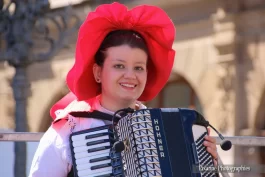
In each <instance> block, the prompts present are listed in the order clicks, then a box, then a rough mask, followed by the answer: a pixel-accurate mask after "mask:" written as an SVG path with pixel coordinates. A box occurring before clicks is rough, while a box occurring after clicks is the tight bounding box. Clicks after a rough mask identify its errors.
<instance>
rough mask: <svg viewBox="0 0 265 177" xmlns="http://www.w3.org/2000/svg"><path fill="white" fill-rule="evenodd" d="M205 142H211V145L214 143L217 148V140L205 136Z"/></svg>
mask: <svg viewBox="0 0 265 177" xmlns="http://www.w3.org/2000/svg"><path fill="white" fill-rule="evenodd" d="M205 140H206V141H209V142H211V143H213V144H215V146H216V140H215V138H213V137H211V136H208V135H206V136H205Z"/></svg>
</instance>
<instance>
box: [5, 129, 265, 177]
mask: <svg viewBox="0 0 265 177" xmlns="http://www.w3.org/2000/svg"><path fill="white" fill-rule="evenodd" d="M43 134H44V133H28V132H27V133H25V132H21V133H20V132H14V133H1V132H0V142H1V141H7V142H10V141H11V142H14V141H16V142H19V141H26V142H38V141H40V139H41V137H42V136H43ZM214 138H215V139H216V144H217V145H219V144H221V142H222V140H221V139H220V138H219V137H216V136H214ZM225 139H226V140H230V141H231V142H232V144H233V145H236V146H252V147H253V146H265V137H256V136H231V137H225ZM218 164H219V165H223V162H222V160H221V158H220V156H219V158H218ZM220 173H221V174H222V176H223V177H230V176H229V174H228V172H224V171H221V172H220Z"/></svg>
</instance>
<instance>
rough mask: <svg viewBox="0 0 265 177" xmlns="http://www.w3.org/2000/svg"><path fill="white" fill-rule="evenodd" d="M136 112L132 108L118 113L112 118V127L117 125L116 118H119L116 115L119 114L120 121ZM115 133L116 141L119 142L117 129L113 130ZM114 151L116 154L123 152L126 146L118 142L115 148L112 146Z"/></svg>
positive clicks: (114, 145)
mask: <svg viewBox="0 0 265 177" xmlns="http://www.w3.org/2000/svg"><path fill="white" fill-rule="evenodd" d="M133 112H134V109H132V108H130V107H129V108H124V109H120V110H118V111H116V112H115V113H114V115H113V117H112V126H113V127H114V124H115V118H118V117H117V116H116V115H117V114H118V115H119V119H121V118H122V117H124V116H126V115H127V114H128V113H133ZM113 133H114V139H115V140H118V138H117V131H116V129H115V128H114V129H113ZM112 149H113V150H114V151H115V152H121V151H123V150H124V149H125V145H124V143H123V142H122V141H116V142H115V143H114V144H113V146H112Z"/></svg>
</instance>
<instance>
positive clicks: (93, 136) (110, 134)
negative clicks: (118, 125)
mask: <svg viewBox="0 0 265 177" xmlns="http://www.w3.org/2000/svg"><path fill="white" fill-rule="evenodd" d="M106 135H109V136H110V137H113V133H112V132H105V133H97V134H93V135H86V136H85V139H91V138H97V137H101V136H106Z"/></svg>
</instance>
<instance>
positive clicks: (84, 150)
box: [73, 142, 111, 154]
mask: <svg viewBox="0 0 265 177" xmlns="http://www.w3.org/2000/svg"><path fill="white" fill-rule="evenodd" d="M110 145H111V144H110V143H109V142H106V143H101V144H96V145H93V146H83V147H77V148H74V149H73V150H74V153H75V154H78V153H83V152H87V151H88V150H89V149H94V148H100V147H103V146H110ZM87 153H88V152H87Z"/></svg>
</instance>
